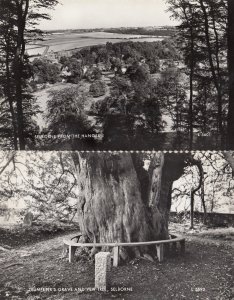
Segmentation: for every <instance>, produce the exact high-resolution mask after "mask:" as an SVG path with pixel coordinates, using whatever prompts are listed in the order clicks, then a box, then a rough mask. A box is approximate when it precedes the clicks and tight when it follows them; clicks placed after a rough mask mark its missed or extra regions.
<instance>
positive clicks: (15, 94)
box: [0, 0, 57, 150]
mask: <svg viewBox="0 0 234 300" xmlns="http://www.w3.org/2000/svg"><path fill="white" fill-rule="evenodd" d="M56 4H57V0H48V1H44V0H35V1H34V0H1V1H0V37H1V44H0V53H1V64H2V70H3V72H2V74H1V76H3V78H4V79H5V80H3V81H1V86H2V87H3V91H4V99H3V101H2V103H1V104H2V105H3V107H4V109H3V111H4V113H7V114H8V115H9V116H10V122H11V125H9V122H8V123H7V124H6V128H8V129H10V130H11V134H10V136H13V145H14V148H15V149H22V150H23V149H25V147H26V141H27V133H26V130H27V128H28V122H30V120H29V119H28V116H29V115H32V114H35V113H36V112H35V111H33V110H31V107H32V103H31V101H30V100H31V99H32V97H31V95H30V94H29V92H28V90H27V79H28V77H29V74H28V67H27V66H28V61H27V56H26V52H25V46H26V41H27V40H30V39H32V38H33V37H34V36H35V34H36V35H38V34H39V33H40V31H38V30H36V28H35V26H36V25H37V23H38V21H39V20H40V19H48V18H49V16H48V15H47V14H46V13H45V12H44V9H45V8H52V7H54V6H55V5H56ZM6 102H7V105H6V104H5V103H6ZM26 116H27V117H26ZM26 119H27V120H26ZM3 120H5V119H4V118H3Z"/></svg>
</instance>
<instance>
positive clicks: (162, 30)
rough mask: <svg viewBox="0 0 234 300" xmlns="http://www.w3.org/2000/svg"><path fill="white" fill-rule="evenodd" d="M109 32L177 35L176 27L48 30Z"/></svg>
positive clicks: (49, 31)
mask: <svg viewBox="0 0 234 300" xmlns="http://www.w3.org/2000/svg"><path fill="white" fill-rule="evenodd" d="M100 31H101V32H109V33H121V34H136V35H153V36H172V35H174V34H175V33H176V27H173V26H162V27H153V26H150V27H120V28H93V29H64V30H62V29H59V30H48V31H47V32H48V33H66V32H69V33H87V32H100Z"/></svg>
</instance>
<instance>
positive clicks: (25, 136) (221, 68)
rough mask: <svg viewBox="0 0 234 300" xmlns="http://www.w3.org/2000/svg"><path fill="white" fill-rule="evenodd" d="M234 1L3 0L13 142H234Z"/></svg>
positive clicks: (45, 146)
mask: <svg viewBox="0 0 234 300" xmlns="http://www.w3.org/2000/svg"><path fill="white" fill-rule="evenodd" d="M230 2H231V3H230V5H229V7H228V1H227V0H222V1H221V0H220V1H218V0H209V1H208V0H196V1H191V0H121V1H115V0H98V1H97V0H60V1H57V0H49V1H44V0H41V1H40V0H11V1H9V0H1V2H0V3H1V5H0V15H1V18H0V37H1V44H0V55H1V60H0V63H1V80H0V93H1V94H0V99H1V112H0V129H1V131H0V135H1V136H0V138H1V148H2V149H15V150H20V149H21V150H24V149H26V150H181V149H183V150H191V149H193V150H212V149H214V150H219V149H224V150H227V149H234V130H233V126H234V125H233V124H234V116H233V115H234V107H233V86H234V84H233V73H234V71H233V65H234V63H233V50H232V46H233V44H232V40H233V35H232V24H231V20H232V19H233V18H231V14H232V1H230ZM228 10H229V11H228ZM228 13H229V14H228ZM228 15H230V18H229V19H230V20H229V23H228Z"/></svg>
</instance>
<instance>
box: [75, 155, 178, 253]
mask: <svg viewBox="0 0 234 300" xmlns="http://www.w3.org/2000/svg"><path fill="white" fill-rule="evenodd" d="M73 160H74V163H75V166H76V170H77V174H78V176H77V178H78V186H79V187H80V193H79V198H78V219H79V225H80V230H81V232H82V235H83V239H84V240H85V241H88V242H144V241H151V240H160V239H167V238H169V234H168V215H169V210H170V206H171V188H172V183H173V181H174V180H176V179H178V178H179V177H180V176H181V175H182V173H183V162H184V160H183V155H179V156H178V155H177V156H176V158H175V154H167V155H164V154H163V153H159V152H158V153H156V154H154V155H153V157H151V158H150V165H149V168H148V170H145V169H144V161H145V159H144V158H143V155H139V154H130V153H122V154H110V153H99V154H97V153H80V152H79V153H78V152H75V153H73ZM154 248H155V247H154ZM124 250H126V249H124ZM135 250H136V251H135V252H134V249H131V247H129V252H128V254H133V255H134V254H135V255H136V252H137V253H138V254H139V251H140V252H142V253H146V252H148V253H151V251H152V248H146V247H143V248H141V249H135ZM120 254H121V252H120ZM151 254H153V253H151ZM125 256H126V255H125ZM127 256H128V255H127Z"/></svg>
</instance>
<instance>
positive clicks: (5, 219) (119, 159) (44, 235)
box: [0, 151, 234, 300]
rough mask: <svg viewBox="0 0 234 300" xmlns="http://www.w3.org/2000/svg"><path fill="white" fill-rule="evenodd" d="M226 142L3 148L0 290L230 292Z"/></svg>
mask: <svg viewBox="0 0 234 300" xmlns="http://www.w3.org/2000/svg"><path fill="white" fill-rule="evenodd" d="M233 199H234V152H217V151H216V152H214V151H194V152H177V153H175V152H172V151H171V152H75V151H70V152H69V151H68V152H66V151H62V152H58V151H55V152H53V151H51V152H40V151H39V152H38V151H34V152H30V151H25V152H24V151H1V152H0V273H1V274H0V299H15V300H19V299H23V300H25V299H27V300H40V299H43V300H44V299H49V300H52V299H53V300H72V299H74V300H75V299H79V300H89V299H131V300H133V299H134V300H135V299H139V300H140V299H146V300H151V299H152V300H158V299H165V300H166V299H212V300H213V299H224V300H226V299H233V297H234V285H233V282H234V281H233V250H234V201H233Z"/></svg>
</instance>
